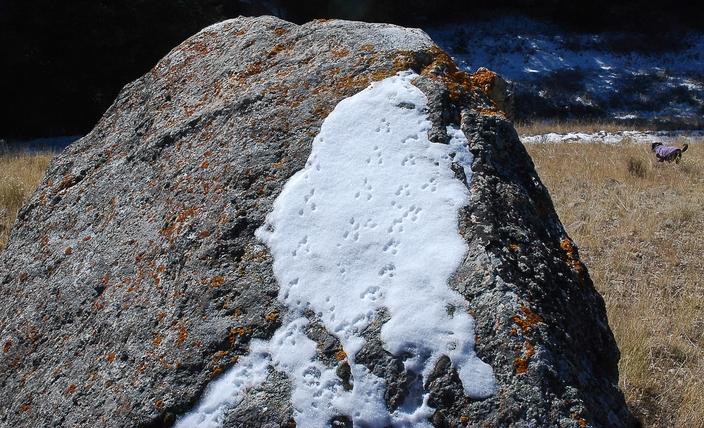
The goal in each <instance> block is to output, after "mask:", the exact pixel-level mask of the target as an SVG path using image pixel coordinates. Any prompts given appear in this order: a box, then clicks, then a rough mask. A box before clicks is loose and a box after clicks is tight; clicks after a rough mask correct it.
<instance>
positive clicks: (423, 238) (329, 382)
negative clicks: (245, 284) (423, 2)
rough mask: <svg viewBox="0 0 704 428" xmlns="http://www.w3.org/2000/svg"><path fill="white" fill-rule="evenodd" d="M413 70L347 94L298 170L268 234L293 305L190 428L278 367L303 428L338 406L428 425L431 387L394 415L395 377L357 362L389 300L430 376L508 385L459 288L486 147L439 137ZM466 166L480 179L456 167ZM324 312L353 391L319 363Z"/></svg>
mask: <svg viewBox="0 0 704 428" xmlns="http://www.w3.org/2000/svg"><path fill="white" fill-rule="evenodd" d="M415 77H417V75H414V74H412V73H410V72H405V73H400V74H399V75H397V76H394V77H390V78H388V79H385V80H383V81H380V82H376V83H373V84H372V85H371V86H370V87H368V88H367V89H365V90H363V91H362V92H360V93H358V94H356V95H354V96H352V97H350V98H347V99H345V100H343V101H341V102H340V103H339V104H338V105H337V106H336V107H335V110H334V111H333V112H332V113H330V115H329V116H328V117H327V118H326V119H325V121H324V122H323V125H322V128H321V131H320V134H319V135H318V136H317V137H316V138H315V140H314V141H313V149H312V152H311V154H310V157H309V158H308V162H307V163H306V166H305V168H304V169H303V170H301V171H299V172H298V173H296V174H295V175H294V176H293V177H291V178H290V179H289V180H288V182H287V183H286V185H285V186H284V189H283V191H282V192H281V194H280V195H279V197H278V198H277V199H276V201H275V202H274V207H273V210H272V212H271V213H270V214H269V215H268V216H267V220H266V223H265V225H264V226H262V227H261V228H260V229H259V230H258V231H257V236H258V237H259V239H261V240H262V241H263V242H265V243H266V244H267V245H268V247H269V248H270V250H271V252H272V255H273V257H274V273H275V275H276V278H277V280H278V282H279V284H280V287H281V289H280V293H279V299H280V300H281V301H282V302H283V303H285V304H286V306H287V307H288V309H289V311H288V314H287V315H286V316H285V318H284V320H283V325H282V327H281V328H279V330H278V331H277V332H276V333H275V334H274V336H273V338H272V339H271V340H270V341H268V342H265V341H259V340H253V341H252V344H251V352H250V354H249V355H248V356H247V357H244V358H242V359H240V362H239V363H238V364H237V365H235V366H234V367H233V368H232V369H231V370H230V371H229V372H227V373H226V374H225V375H224V376H223V377H222V378H220V379H219V380H217V381H216V382H214V384H213V385H211V387H210V389H209V391H208V392H207V394H206V396H205V398H204V399H203V401H202V402H201V403H200V405H199V406H198V408H197V409H196V410H195V411H194V412H193V413H191V414H189V415H187V416H186V417H185V418H184V419H182V420H180V421H179V424H178V426H181V427H186V426H189V427H190V426H201V427H206V426H218V425H220V424H221V423H222V421H223V419H224V413H225V411H226V410H227V408H228V407H230V406H232V405H234V404H236V403H237V402H238V401H239V400H241V399H242V394H243V393H244V392H245V391H246V390H247V389H248V388H251V387H253V386H255V385H257V384H258V383H261V382H262V381H263V380H265V379H266V377H267V375H268V370H269V368H268V366H271V367H273V369H275V370H278V371H281V372H284V373H286V374H288V376H289V377H290V378H291V380H292V389H293V392H292V404H293V408H294V417H295V420H296V422H297V424H298V426H303V427H324V426H328V425H329V422H330V419H331V418H333V417H334V416H337V415H347V416H349V417H350V418H351V419H352V421H353V422H354V425H355V426H388V425H389V424H391V425H393V426H408V425H412V426H424V425H428V426H429V423H428V418H429V417H430V416H431V415H432V411H433V410H432V409H431V408H430V407H429V406H428V404H427V398H428V394H427V393H423V392H422V391H418V392H416V393H415V396H413V395H414V393H411V394H409V395H411V397H409V398H407V400H406V403H404V405H402V406H401V407H400V408H399V409H398V410H396V411H394V412H390V411H389V410H388V408H387V407H386V404H385V401H384V391H385V384H384V380H383V379H382V378H379V377H377V376H375V375H374V374H372V373H371V372H370V371H369V370H368V369H367V368H366V367H365V366H364V365H362V364H356V363H355V356H356V354H357V352H358V351H359V350H360V349H361V348H362V347H363V345H364V343H365V340H364V339H363V337H362V332H363V331H364V329H365V328H366V327H367V326H368V325H369V324H370V323H371V322H372V321H373V320H374V319H375V317H376V316H377V315H378V312H379V310H381V309H382V308H385V309H386V310H387V312H388V314H389V317H390V319H389V320H388V322H386V323H385V324H384V325H383V327H382V329H381V339H382V341H383V344H384V348H385V349H386V350H387V351H388V352H390V353H392V354H393V355H396V356H405V360H404V364H405V367H406V370H408V371H411V372H414V373H417V374H421V375H422V376H423V378H424V379H427V377H428V375H429V374H430V372H431V371H432V369H433V368H434V365H435V363H436V362H437V361H438V359H439V358H440V357H441V356H442V355H447V356H448V357H449V358H450V359H451V361H452V364H453V366H454V367H455V368H456V369H457V371H458V373H459V377H460V379H461V380H462V384H463V386H464V390H465V393H466V394H467V395H468V396H470V397H473V398H484V397H487V396H490V395H492V394H493V393H494V392H495V389H496V385H495V380H494V376H493V371H492V369H491V367H490V366H489V365H487V364H485V363H484V362H482V361H481V360H480V359H479V358H478V357H477V356H476V354H475V352H474V320H473V319H472V317H471V316H470V315H469V314H468V312H467V304H466V301H465V300H464V299H463V298H462V296H461V295H460V294H459V293H457V292H456V291H453V290H452V289H450V287H449V286H448V280H449V278H450V276H451V275H452V274H453V273H454V272H455V270H456V269H457V267H458V266H459V264H460V263H461V262H462V260H463V257H464V255H465V253H466V251H467V247H466V243H465V242H464V240H463V239H462V237H461V236H460V234H459V232H458V226H457V225H458V210H460V209H461V208H462V207H464V206H466V205H467V204H468V203H469V192H468V183H469V180H470V178H471V169H470V167H471V161H472V155H471V153H469V151H468V149H467V139H466V137H465V136H464V134H463V133H462V131H461V130H459V129H458V128H455V127H448V129H447V131H448V134H449V136H450V137H451V139H450V143H449V144H433V143H431V142H430V141H429V140H428V135H427V134H428V130H429V129H430V126H431V124H430V122H429V120H428V118H427V114H426V110H427V100H426V97H425V95H424V94H423V93H422V92H421V91H420V90H419V89H418V88H416V87H415V86H413V85H412V84H411V81H412V80H413V79H414V78H415ZM453 162H456V163H457V164H459V165H460V166H461V167H462V168H463V170H464V172H465V176H466V182H465V183H463V182H462V181H460V180H458V179H457V178H456V177H455V174H454V172H453V171H452V169H451V165H452V163H453ZM305 310H311V311H313V312H314V313H315V314H316V315H317V317H318V318H319V319H320V321H321V322H322V324H323V325H324V326H325V327H326V328H327V330H328V331H329V332H331V333H332V334H334V335H335V336H337V337H338V338H339V340H340V342H341V344H342V346H343V349H344V351H345V353H346V355H347V361H348V363H349V365H350V369H351V379H350V383H352V385H353V387H352V389H351V390H350V391H346V390H345V389H344V387H343V384H342V382H341V380H340V379H339V378H338V377H337V375H336V368H335V367H327V366H326V365H324V364H323V363H322V362H321V361H318V360H316V359H315V354H316V344H315V342H314V341H312V340H311V339H309V338H308V337H307V336H306V334H305V330H306V327H307V325H308V323H309V321H308V319H307V318H306V317H305V316H304V311H305Z"/></svg>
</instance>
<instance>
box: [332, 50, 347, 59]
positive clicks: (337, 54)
mask: <svg viewBox="0 0 704 428" xmlns="http://www.w3.org/2000/svg"><path fill="white" fill-rule="evenodd" d="M349 54H350V51H349V50H347V49H345V48H342V49H333V50H331V51H330V55H332V57H333V58H344V57H346V56H347V55H349Z"/></svg>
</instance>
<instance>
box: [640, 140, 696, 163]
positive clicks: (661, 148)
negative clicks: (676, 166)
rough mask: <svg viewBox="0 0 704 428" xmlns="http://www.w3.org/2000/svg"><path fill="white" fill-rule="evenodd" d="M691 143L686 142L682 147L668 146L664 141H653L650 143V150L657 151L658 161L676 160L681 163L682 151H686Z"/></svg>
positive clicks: (675, 161)
mask: <svg viewBox="0 0 704 428" xmlns="http://www.w3.org/2000/svg"><path fill="white" fill-rule="evenodd" d="M688 148H689V145H687V144H685V145H683V146H682V148H681V149H680V148H678V147H673V146H666V145H664V144H662V143H653V144H651V145H650V150H652V151H653V153H655V157H656V158H657V160H658V162H674V163H680V160H682V153H684V152H686V151H687V149H688Z"/></svg>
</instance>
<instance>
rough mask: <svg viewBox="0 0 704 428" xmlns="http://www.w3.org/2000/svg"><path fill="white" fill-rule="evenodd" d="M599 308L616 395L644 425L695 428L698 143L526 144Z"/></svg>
mask: <svg viewBox="0 0 704 428" xmlns="http://www.w3.org/2000/svg"><path fill="white" fill-rule="evenodd" d="M527 149H528V152H529V153H530V154H531V156H532V157H533V161H534V162H535V164H536V168H537V170H538V172H539V174H540V176H541V178H542V179H543V181H544V183H545V184H546V185H547V187H548V189H549V190H550V193H551V196H552V199H553V202H554V203H555V207H556V209H557V211H558V213H559V214H560V219H561V220H562V222H563V223H564V225H565V227H566V228H567V231H568V233H569V234H570V235H571V236H572V238H573V239H574V240H575V241H576V242H577V243H578V244H579V246H580V251H581V255H582V258H583V260H584V261H585V262H586V264H587V266H588V268H589V271H590V274H591V276H592V279H593V280H594V284H595V286H596V287H597V289H598V290H599V291H600V292H601V293H602V295H603V296H604V299H605V301H606V306H607V311H608V316H609V324H610V325H611V328H612V330H613V332H614V335H615V336H616V340H617V342H618V345H619V348H620V349H621V363H620V374H621V379H620V383H621V387H622V388H623V390H624V391H625V394H626V399H627V401H628V403H629V406H630V407H631V408H632V410H633V411H634V413H635V414H636V415H637V416H638V417H639V418H640V419H641V420H642V422H643V424H644V426H646V427H704V298H703V297H704V235H703V233H702V231H703V230H704V144H693V145H691V146H690V149H689V151H687V152H686V153H685V154H684V156H683V160H682V162H681V163H680V164H679V165H676V164H656V163H653V162H652V158H653V157H652V154H651V153H650V151H649V145H645V144H640V145H637V144H630V143H628V142H624V143H622V144H619V145H612V146H608V145H602V144H568V143H563V144H534V145H528V146H527Z"/></svg>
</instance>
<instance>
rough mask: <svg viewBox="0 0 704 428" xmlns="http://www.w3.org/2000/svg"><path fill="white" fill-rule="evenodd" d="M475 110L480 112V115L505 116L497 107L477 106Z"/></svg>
mask: <svg viewBox="0 0 704 428" xmlns="http://www.w3.org/2000/svg"><path fill="white" fill-rule="evenodd" d="M476 111H477V112H478V113H479V114H481V115H482V116H497V117H506V115H505V114H504V112H502V111H501V110H499V109H497V108H496V107H486V108H478V109H476Z"/></svg>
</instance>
